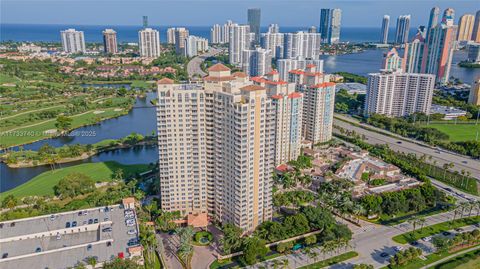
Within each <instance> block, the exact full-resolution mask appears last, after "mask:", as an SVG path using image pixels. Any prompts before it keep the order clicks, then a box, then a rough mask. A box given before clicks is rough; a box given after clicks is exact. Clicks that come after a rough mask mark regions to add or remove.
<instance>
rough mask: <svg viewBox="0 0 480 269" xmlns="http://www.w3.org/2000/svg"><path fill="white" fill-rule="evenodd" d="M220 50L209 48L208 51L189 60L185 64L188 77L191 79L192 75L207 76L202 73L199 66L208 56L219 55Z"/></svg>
mask: <svg viewBox="0 0 480 269" xmlns="http://www.w3.org/2000/svg"><path fill="white" fill-rule="evenodd" d="M221 51H222V50H220V49H216V48H210V51H208V52H207V53H204V54H202V55H198V56H196V57H194V58H193V59H192V60H190V61H189V62H188V64H187V72H188V76H189V77H190V78H192V77H193V76H194V75H199V76H201V77H204V76H206V75H207V74H206V73H205V72H203V70H202V68H201V65H202V63H203V62H204V61H205V59H207V58H208V57H210V56H214V55H216V54H218V53H220V52H221Z"/></svg>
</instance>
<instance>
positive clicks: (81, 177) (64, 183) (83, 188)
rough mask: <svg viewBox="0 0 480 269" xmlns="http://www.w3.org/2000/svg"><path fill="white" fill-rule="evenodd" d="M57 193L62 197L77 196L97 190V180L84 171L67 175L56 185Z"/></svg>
mask: <svg viewBox="0 0 480 269" xmlns="http://www.w3.org/2000/svg"><path fill="white" fill-rule="evenodd" d="M54 190H55V194H56V195H58V196H59V197H61V198H66V197H70V198H71V197H75V196H77V195H81V194H86V193H90V192H93V191H94V190H95V181H93V179H91V178H90V177H89V176H87V175H85V174H82V173H71V174H68V175H66V176H65V177H64V178H62V179H60V181H59V182H58V183H57V185H55V187H54Z"/></svg>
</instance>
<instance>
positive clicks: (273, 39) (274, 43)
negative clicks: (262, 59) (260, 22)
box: [260, 32, 284, 58]
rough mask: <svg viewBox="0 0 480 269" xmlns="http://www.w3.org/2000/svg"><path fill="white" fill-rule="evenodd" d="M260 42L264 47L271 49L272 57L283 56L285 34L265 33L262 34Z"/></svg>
mask: <svg viewBox="0 0 480 269" xmlns="http://www.w3.org/2000/svg"><path fill="white" fill-rule="evenodd" d="M260 41H261V42H260V44H261V45H262V48H264V49H267V50H270V51H271V54H272V58H281V57H283V43H284V35H283V34H281V33H270V32H268V33H264V34H261V38H260Z"/></svg>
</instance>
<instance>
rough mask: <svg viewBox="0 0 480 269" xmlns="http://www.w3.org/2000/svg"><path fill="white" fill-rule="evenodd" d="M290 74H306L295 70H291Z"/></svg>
mask: <svg viewBox="0 0 480 269" xmlns="http://www.w3.org/2000/svg"><path fill="white" fill-rule="evenodd" d="M288 73H292V74H296V75H301V74H303V73H305V72H303V71H302V70H301V69H293V70H290V71H288Z"/></svg>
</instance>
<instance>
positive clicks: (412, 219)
mask: <svg viewBox="0 0 480 269" xmlns="http://www.w3.org/2000/svg"><path fill="white" fill-rule="evenodd" d="M408 223H410V224H411V225H412V226H413V230H412V233H415V229H416V228H417V223H418V217H416V216H415V217H413V218H411V219H409V220H408Z"/></svg>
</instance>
